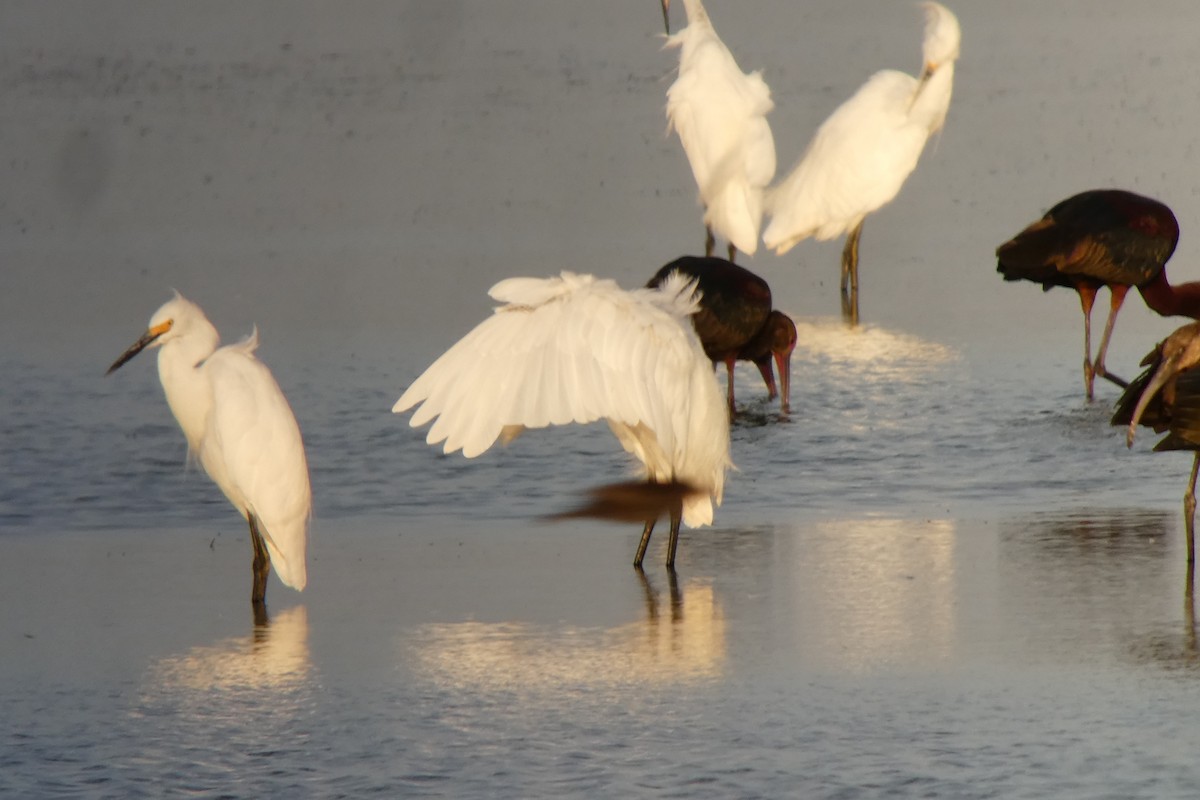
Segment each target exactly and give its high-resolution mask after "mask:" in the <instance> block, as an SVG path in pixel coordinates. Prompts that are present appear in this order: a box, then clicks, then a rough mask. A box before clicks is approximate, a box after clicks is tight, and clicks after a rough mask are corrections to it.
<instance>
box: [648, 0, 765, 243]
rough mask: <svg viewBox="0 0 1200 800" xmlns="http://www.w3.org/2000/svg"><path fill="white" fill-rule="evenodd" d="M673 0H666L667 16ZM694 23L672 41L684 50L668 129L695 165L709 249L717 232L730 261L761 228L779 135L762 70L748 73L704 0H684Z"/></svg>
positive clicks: (670, 95)
mask: <svg viewBox="0 0 1200 800" xmlns="http://www.w3.org/2000/svg"><path fill="white" fill-rule="evenodd" d="M669 5H670V0H662V9H663V21H664V22H666V20H667V19H668V16H667V9H668V7H669ZM683 7H684V9H685V10H686V12H687V18H688V25H687V27H686V28H684V29H683V30H681V31H679V32H678V33H676V34H675V35H674V36H670V37H668V39H667V44H666V47H668V48H678V49H679V74H678V77H677V78H676V79H675V82H674V83H673V84H671V87H670V88H669V89H668V90H667V120H668V122H669V129H673V130H674V131H675V132H676V133H678V134H679V142H680V144H682V145H683V152H684V153H685V154H686V155H687V159H688V164H689V165H691V168H692V175H693V176H694V177H695V179H696V186H697V187H699V190H700V203H701V205H703V207H704V229H705V243H704V245H705V246H704V254H705V255H712V251H713V246H714V245H715V242H716V236H717V235H719V236H721V237H723V238H724V239H726V240H727V241H728V245H729V247H728V249H729V260H730V261H732V260H733V259H734V255H735V253H736V252H737V251H738V250H741V251H742V252H743V253H745V254H746V255H753V254H754V251H755V250H757V249H758V232H759V229H760V227H761V226H762V216H763V190H764V189H765V188H766V186H767V184H768V183H770V182H771V178H772V177H774V175H775V140H774V139H773V138H772V137H771V126H770V125H769V124H767V113H768V112H770V110H771V109H772V108H773V107H774V103H772V102H771V90H770V89H768V88H767V84H766V82H764V81H763V79H762V74H761V73H759V72H752V73H749V74H746V73H744V72H742V70H741V68H740V67H738V64H737V62H736V61H735V60H734V58H733V55H732V54H731V53H730V52H729V48H727V47H726V46H725V43H724V42H722V41H721V38H720V37H719V36H717V32H716V30H715V29H714V28H713V25H712V21H711V20H710V19H709V17H708V13H707V12H706V11H705V10H704V6H703V5H702V4H701V2H700V0H683Z"/></svg>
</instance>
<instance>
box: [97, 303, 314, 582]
mask: <svg viewBox="0 0 1200 800" xmlns="http://www.w3.org/2000/svg"><path fill="white" fill-rule="evenodd" d="M219 344H220V336H219V335H218V334H217V329H216V328H215V327H213V324H212V323H211V322H209V320H208V317H206V316H205V315H204V312H203V311H202V310H201V309H200V306H198V305H196V304H195V303H193V302H191V301H190V300H188V299H186V298H185V297H184V296H183V295H181V294H179V293H178V292H176V293H175V297H174V298H172V299H171V300H168V301H167V302H166V303H165V304H164V305H163V306H162V307H161V308H159V309H158V311H156V312H154V316H152V317H151V318H150V326H149V328H148V329H147V330H146V332H145V333H144V334H142V336H141V337H140V338H139V339H138V340H137V341H136V342H134V343H133V345H132V346H130V347H129V349H127V350H126V351H125V352H124V353H122V354H121V357H120V358H118V359H117V360H116V361H114V362H113V365H112V366H111V367H109V368H108V372H107V373H105V374H106V375H107V374H111V373H112V372H113V371H114V370H116V369H119V368H120V367H121V366H122V365H123V364H125V363H126V362H127V361H129V360H130V359H131V358H133V357H134V356H136V355H137V354H138V353H140V352H142V350H144V349H146V348H147V347H157V348H159V351H158V377H159V380H160V381H161V382H162V386H163V392H164V393H165V394H166V396H167V405H169V406H170V407H171V413H173V414H174V415H175V419H176V421H177V422H178V423H179V427H180V428H182V429H183V434H184V436H185V437H186V438H187V443H188V455H189V457H193V458H196V459H198V460H199V461H200V464H201V466H203V467H204V471H205V472H207V473H208V476H209V477H210V478H212V480H213V482H214V483H215V484H217V486H219V487H220V489H221V491H222V492H224V493H225V496H226V497H227V498H229V502H231V503H233V506H234V508H236V509H237V510H238V511H239V512H240V513H241V514H242V516H244V517H245V518H246V521H247V522H248V523H249V526H250V542H251V545H252V546H253V548H254V561H253V564H252V571H253V579H254V583H253V588H252V590H251V594H250V600H251V602H252V603H254V604H255V605H256V606H260V605H262V604H263V603H264V602H265V598H266V592H267V576H268V575H269V574H270V572H271V566H272V565H274V567H275V574H276V575H278V576H279V579H280V580H281V581H283V583H284V584H285V585H287V586H291V587H292V588H293V589H295V590H296V591H301V590H303V589H304V586H305V584H306V583H307V580H308V578H307V571H306V568H305V551H306V548H307V543H308V523H309V518H310V516H311V514H312V491H311V489H310V487H309V481H308V462H307V460H306V458H305V455H304V442H303V441H302V440H301V438H300V426H299V425H298V424H297V423H296V417H295V415H294V414H293V413H292V409H291V406H289V405H288V402H287V398H285V397H284V396H283V392H282V391H280V389H279V384H277V383H276V382H275V378H274V376H272V375H271V371H270V370H268V369H267V368H266V367H265V366H264V365H263V363H262V362H261V361H259V360H258V359H257V358H256V357H255V356H254V350H255V348H257V347H258V330H257V329H255V330H254V332H253V333H251V334H250V336H249V337H247V338H246V339H244V340H242V341H241V342H238V343H237V344H231V345H226V346H225V347H219Z"/></svg>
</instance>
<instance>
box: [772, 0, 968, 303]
mask: <svg viewBox="0 0 1200 800" xmlns="http://www.w3.org/2000/svg"><path fill="white" fill-rule="evenodd" d="M921 5H922V7H923V8H924V9H925V41H924V45H923V54H924V59H925V67H924V71H923V72H922V73H921V77H920V78H919V79H918V78H914V77H912V76H911V75H906V74H905V73H903V72H897V71H896V70H882V71H880V72H877V73H875V74H874V75H873V76H872V77H871V78H870V79H869V80H868V81H867V82H866V83H865V84H863V86H862V87H861V88H860V89H859V90H858V91H857V92H856V93H855V94H854V96H853V97H851V98H850V99H849V100H847V101H846V102H845V103H843V104H842V105H841V106H839V107H838V109H837V110H836V111H834V112H833V114H832V115H831V116H830V117H829V119H827V120H825V122H824V123H822V125H821V127H820V128H818V129H817V132H816V134H814V136H813V139H812V141H811V142H810V143H809V145H808V149H807V150H805V152H804V155H803V156H801V158H800V161H799V162H798V163H797V164H796V166H795V168H794V169H793V170H792V172H791V174H790V175H788V176H787V177H786V178H785V179H784V180H783V181H781V182H780V183H779V184H778V186H776V187H774V188H773V189H770V190H768V192H767V201H766V202H767V210H768V212H769V213H770V215H771V222H770V223H769V224H768V225H767V227H766V230H764V231H763V244H765V245H766V246H767V247H769V248H771V249H773V250H775V252H776V253H777V254H779V255H782V254H784V253H786V252H787V251H788V250H790V249H791V248H792V247H793V246H795V245H796V244H797V243H798V242H800V241H803V240H804V239H807V238H808V237H809V236H815V237H816V238H817V239H821V240H825V239H832V238H834V237H836V236H840V235H842V234H846V245H845V247H844V248H843V250H842V281H841V287H842V294H843V296H844V295H845V294H846V283H847V280H849V283H850V292H851V297H852V299H853V303H852V305H853V309H854V313H853V317H854V318H857V307H858V300H857V298H858V239H859V236H860V235H861V233H862V226H863V219H864V218H865V217H866V216H867V214H870V213H871V212H873V211H875V210H876V209H878V208H880V207H881V206H883V205H884V204H885V203H888V202H890V201H891V200H892V198H894V197H895V196H896V194H897V193H898V192H899V191H900V187H902V186H903V185H904V181H905V180H907V179H908V176H909V174H911V173H912V171H913V169H915V168H916V166H917V161H918V160H919V159H920V157H921V151H922V150H924V149H925V142H926V141H927V140H928V139H929V137H930V136H931V135H932V134H933V133H935V132H936V131H938V130H939V129H941V127H942V124H943V123H944V122H945V120H946V112H947V111H948V110H949V108H950V95H951V93H952V91H953V88H954V62H955V60H956V59H957V58H958V54H959V43H960V39H961V34H960V31H959V27H958V19H957V18H955V16H954V14H952V13H951V12H950V11H949V9H947V8H946V7H945V6H942V5H940V4H938V3H933V2H927V3H922V4H921Z"/></svg>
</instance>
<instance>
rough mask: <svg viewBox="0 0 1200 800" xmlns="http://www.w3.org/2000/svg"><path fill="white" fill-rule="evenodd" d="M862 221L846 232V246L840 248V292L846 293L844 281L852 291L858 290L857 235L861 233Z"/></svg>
mask: <svg viewBox="0 0 1200 800" xmlns="http://www.w3.org/2000/svg"><path fill="white" fill-rule="evenodd" d="M862 226H863V224H862V222H859V223H858V224H857V225H855V226H854V228H853V229H852V230H851V231H850V232H849V233H848V234H846V246H845V247H843V248H842V294H845V293H846V283H847V281H848V282H849V284H850V290H851V291H852V292H855V293H857V292H858V237H859V236H861V235H862Z"/></svg>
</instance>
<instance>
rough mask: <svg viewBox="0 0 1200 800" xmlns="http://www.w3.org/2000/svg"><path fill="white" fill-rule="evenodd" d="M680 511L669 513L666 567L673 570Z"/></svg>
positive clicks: (677, 543)
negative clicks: (669, 531) (669, 527)
mask: <svg viewBox="0 0 1200 800" xmlns="http://www.w3.org/2000/svg"><path fill="white" fill-rule="evenodd" d="M682 516H683V514H682V512H679V513H676V512H672V513H671V534H670V539H668V540H667V569H669V570H671V571H672V572H674V571H675V548H676V547H678V546H679V522H680V519H681V518H682Z"/></svg>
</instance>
